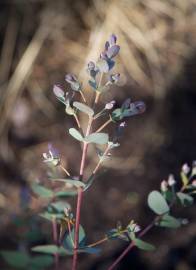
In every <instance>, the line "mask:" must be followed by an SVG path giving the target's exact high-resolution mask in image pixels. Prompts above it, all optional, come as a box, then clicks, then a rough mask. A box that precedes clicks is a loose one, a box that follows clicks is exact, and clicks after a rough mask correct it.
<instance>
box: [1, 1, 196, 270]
mask: <svg viewBox="0 0 196 270" xmlns="http://www.w3.org/2000/svg"><path fill="white" fill-rule="evenodd" d="M111 33H115V34H116V35H117V36H118V44H119V45H120V46H121V51H120V54H119V56H118V58H117V64H116V71H118V72H120V73H121V82H120V85H119V86H116V87H114V89H113V90H112V91H109V92H107V93H106V95H104V96H103V97H102V99H101V104H100V107H101V106H104V104H105V102H107V101H110V100H111V99H114V97H115V100H116V101H117V103H118V104H121V103H122V101H124V100H125V99H126V98H127V97H131V98H132V100H143V101H145V103H146V105H147V110H146V112H145V114H143V115H141V116H136V117H133V118H130V119H129V120H128V121H127V128H126V130H125V134H124V137H123V138H122V140H121V147H120V148H117V149H115V150H114V151H113V158H112V159H111V160H110V161H108V162H107V163H105V168H106V172H105V173H104V174H103V175H101V176H100V178H99V179H97V180H96V182H95V184H94V185H93V186H92V187H91V189H90V190H89V191H88V192H86V194H85V196H84V202H83V203H84V204H83V209H82V224H83V225H84V227H85V228H86V231H87V232H88V241H89V242H92V241H96V240H98V239H100V238H102V237H103V236H104V233H105V232H107V231H108V230H110V229H111V228H114V227H115V226H116V222H117V221H118V220H120V221H122V224H123V225H124V226H126V225H127V223H128V222H129V221H130V220H131V219H134V220H136V221H137V222H138V223H139V224H140V225H141V227H144V226H145V225H147V224H148V223H149V221H150V220H151V219H152V214H151V212H150V210H148V208H147V206H146V199H147V195H148V193H149V192H150V191H151V190H152V189H157V188H159V187H160V182H161V181H162V180H163V179H167V177H168V174H169V173H173V174H174V175H175V177H176V179H177V180H178V179H179V171H180V168H181V166H182V165H183V164H184V163H185V162H187V163H188V164H189V165H191V163H192V161H193V160H194V159H196V153H195V150H196V147H195V145H196V125H195V115H196V90H195V89H196V51H195V48H196V1H195V0H189V1H187V0H164V1H162V0H121V1H119V0H111V1H109V0H105V1H103V0H94V1H93V0H92V1H89V0H83V1H79V0H72V1H71V0H56V1H52V0H51V1H50V0H0V224H1V225H0V249H10V250H11V249H12V250H13V249H20V250H23V249H24V250H25V249H28V248H29V247H31V246H32V245H34V244H38V243H49V242H50V232H51V231H50V230H51V229H50V226H49V224H48V223H47V222H46V221H45V220H41V219H40V218H38V217H37V215H36V213H37V211H38V210H37V209H39V207H40V205H43V202H40V201H39V200H38V199H37V198H36V197H35V196H32V193H31V191H30V189H29V186H30V184H31V183H33V182H34V181H36V180H39V181H41V182H43V183H46V185H47V172H46V171H47V168H46V166H45V164H43V162H42V153H43V152H46V151H47V145H48V143H49V142H50V143H52V144H53V145H54V146H55V147H56V148H57V149H59V151H60V152H61V155H62V160H63V163H64V165H65V166H66V168H71V170H72V172H73V174H75V175H77V174H78V170H79V162H80V153H81V148H80V146H79V144H78V143H75V141H73V139H72V138H71V137H70V136H68V134H67V130H68V128H70V127H72V126H73V122H72V119H71V118H69V117H68V116H67V115H65V112H64V107H63V106H62V105H61V104H59V103H58V102H57V101H56V99H55V97H54V95H53V93H52V88H53V85H54V84H55V83H60V84H61V85H63V86H64V87H65V89H66V90H68V89H69V86H68V84H66V83H65V82H64V76H65V74H66V73H74V74H76V75H78V76H79V78H80V80H81V81H84V86H85V94H86V96H87V97H88V99H89V100H90V99H91V98H92V95H93V93H92V90H91V89H89V87H88V85H87V83H85V81H87V73H86V64H87V63H88V62H89V61H90V60H96V59H97V58H98V57H99V54H100V52H101V51H102V48H103V46H104V43H105V41H106V40H107V39H108V36H109V35H110V34H111ZM81 117H82V115H81ZM80 120H81V121H82V122H83V123H84V124H85V121H86V119H85V118H84V119H83V118H80ZM108 131H110V132H112V131H113V127H112V126H111V127H109V128H108ZM96 160H97V157H96V155H95V154H94V150H93V149H91V150H90V152H89V159H88V164H87V168H86V170H87V173H89V172H90V170H91V169H92V168H93V167H94V164H95V162H96ZM71 203H72V205H73V207H74V205H75V203H74V200H71ZM27 210H28V211H27ZM194 210H195V209H194V207H191V208H188V209H186V208H184V209H182V210H181V211H178V215H179V216H182V217H185V218H188V219H189V220H190V224H189V225H188V226H184V227H183V228H180V229H178V230H176V231H172V230H164V229H157V228H156V229H154V230H153V231H152V232H151V233H150V234H149V235H148V236H146V237H145V239H147V240H148V241H151V242H152V243H153V244H155V245H156V246H157V247H158V248H157V250H156V251H155V252H153V253H148V252H147V253H145V252H139V251H137V250H136V249H135V250H133V251H132V252H131V253H130V254H129V255H128V256H127V257H126V258H125V260H124V261H123V262H122V263H121V264H120V265H119V267H118V269H126V270H128V269H133V270H137V269H138V270H139V269H140V270H141V269H142V270H147V269H151V270H155V269H164V270H165V269H169V270H174V269H175V270H193V269H196V236H195V235H196V234H195V233H196V225H195V217H196V215H195V212H194ZM124 247H125V244H124V243H122V242H119V241H117V242H116V241H113V242H111V243H108V244H105V245H104V246H103V253H102V254H101V255H100V256H95V255H93V256H90V255H82V256H81V258H80V267H79V269H80V270H83V269H86V270H87V269H89V270H90V269H92V270H96V269H97V270H102V269H103V270H104V269H106V268H107V266H108V264H111V262H112V261H113V260H114V258H116V256H118V254H120V252H121V251H122V250H123V248H124ZM69 267H70V258H69V257H66V258H65V259H64V260H62V266H61V269H69ZM0 269H4V270H7V269H12V268H9V267H8V266H6V264H5V263H4V262H3V261H2V260H1V259H0Z"/></svg>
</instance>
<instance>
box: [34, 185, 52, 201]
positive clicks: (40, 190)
mask: <svg viewBox="0 0 196 270" xmlns="http://www.w3.org/2000/svg"><path fill="white" fill-rule="evenodd" d="M31 188H32V190H33V192H34V193H35V194H37V195H39V196H40V197H44V198H51V197H53V195H54V193H53V191H52V190H50V189H48V188H45V187H44V186H41V185H39V184H37V183H33V184H32V185H31Z"/></svg>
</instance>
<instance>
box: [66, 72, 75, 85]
mask: <svg viewBox="0 0 196 270" xmlns="http://www.w3.org/2000/svg"><path fill="white" fill-rule="evenodd" d="M65 80H66V81H67V82H68V83H73V82H76V81H77V78H76V76H75V75H73V74H67V75H65Z"/></svg>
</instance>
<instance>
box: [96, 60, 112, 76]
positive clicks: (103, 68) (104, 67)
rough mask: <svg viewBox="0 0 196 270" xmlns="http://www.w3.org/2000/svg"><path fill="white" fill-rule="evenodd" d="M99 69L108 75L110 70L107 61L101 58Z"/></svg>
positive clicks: (98, 63) (98, 62) (98, 64)
mask: <svg viewBox="0 0 196 270" xmlns="http://www.w3.org/2000/svg"><path fill="white" fill-rule="evenodd" d="M97 67H98V69H99V71H100V72H103V73H107V72H108V71H109V69H110V68H109V65H108V63H107V61H106V60H104V59H101V58H100V59H99V60H98V61H97Z"/></svg>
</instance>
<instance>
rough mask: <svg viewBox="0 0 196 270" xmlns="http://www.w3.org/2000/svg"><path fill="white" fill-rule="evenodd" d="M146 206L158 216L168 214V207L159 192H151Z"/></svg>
mask: <svg viewBox="0 0 196 270" xmlns="http://www.w3.org/2000/svg"><path fill="white" fill-rule="evenodd" d="M148 206H149V207H150V208H151V209H152V210H153V211H154V212H155V213H156V214H158V215H162V214H166V213H167V212H169V206H168V204H167V202H166V200H165V198H164V197H163V195H162V194H161V193H160V192H159V191H156V190H154V191H152V192H151V193H150V194H149V195H148Z"/></svg>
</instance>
